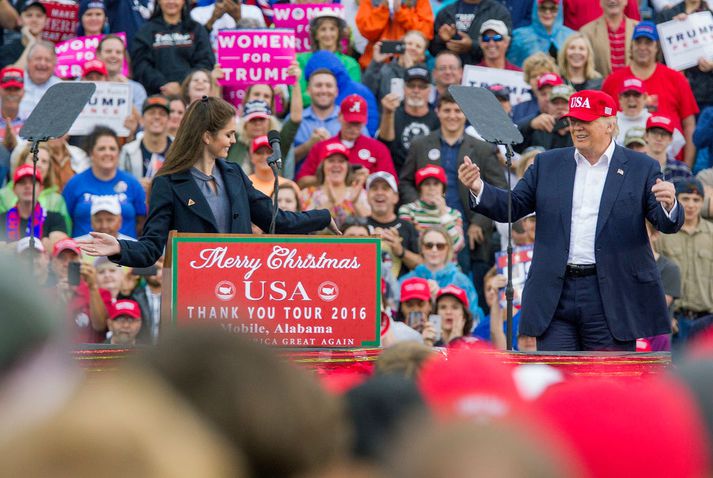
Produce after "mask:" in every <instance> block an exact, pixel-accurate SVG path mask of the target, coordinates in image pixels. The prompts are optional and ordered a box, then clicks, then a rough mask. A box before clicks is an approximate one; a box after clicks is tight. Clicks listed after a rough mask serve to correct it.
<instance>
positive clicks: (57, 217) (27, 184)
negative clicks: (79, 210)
mask: <svg viewBox="0 0 713 478" xmlns="http://www.w3.org/2000/svg"><path fill="white" fill-rule="evenodd" d="M35 177H36V178H37V187H36V189H35V199H36V198H37V197H39V194H40V191H41V190H42V176H41V175H40V172H39V171H37V172H36V174H35ZM13 191H14V192H15V195H16V196H17V203H16V204H15V206H13V207H12V208H10V210H9V211H7V212H6V213H3V214H2V215H0V240H3V241H8V242H15V241H19V240H20V239H22V238H23V237H25V236H31V235H33V236H35V237H36V238H38V239H43V240H44V243H45V244H44V246H45V248H49V247H50V244H51V243H52V242H55V241H58V240H60V239H64V238H66V237H67V225H66V223H65V221H64V218H63V217H62V215H61V214H59V213H57V212H53V211H45V210H44V209H43V208H42V206H41V205H40V203H39V202H37V203H36V204H35V211H34V225H33V230H32V231H30V214H32V165H30V164H25V165H22V166H20V167H19V168H17V169H16V170H15V174H14V176H13Z"/></svg>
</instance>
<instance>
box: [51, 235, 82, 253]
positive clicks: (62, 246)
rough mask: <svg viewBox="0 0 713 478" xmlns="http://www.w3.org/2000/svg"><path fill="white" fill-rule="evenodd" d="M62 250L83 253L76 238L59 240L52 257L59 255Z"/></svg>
mask: <svg viewBox="0 0 713 478" xmlns="http://www.w3.org/2000/svg"><path fill="white" fill-rule="evenodd" d="M62 251H72V252H74V253H75V254H77V255H79V256H81V255H82V251H81V250H79V246H78V245H77V243H76V242H75V241H74V239H69V238H67V239H62V240H61V241H57V242H56V243H55V244H54V247H53V248H52V257H57V256H58V255H60V254H61V253H62Z"/></svg>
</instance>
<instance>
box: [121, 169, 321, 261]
mask: <svg viewBox="0 0 713 478" xmlns="http://www.w3.org/2000/svg"><path fill="white" fill-rule="evenodd" d="M216 165H217V167H218V168H219V169H220V172H221V174H222V176H223V182H224V183H225V189H226V191H227V194H228V197H229V199H230V210H231V212H232V213H231V221H230V231H228V232H230V233H232V234H250V233H252V226H251V222H252V223H255V224H256V225H257V226H258V227H260V229H262V230H263V231H267V230H268V229H269V228H270V221H271V219H272V201H271V200H270V198H269V197H267V196H266V195H264V194H263V193H261V192H260V191H258V190H257V189H255V188H254V187H253V185H252V182H250V180H249V179H248V177H247V176H246V175H245V173H244V172H243V170H242V169H241V168H240V166H239V165H237V164H235V163H229V162H226V161H224V160H222V159H218V160H216ZM330 220H331V216H330V214H329V211H328V210H326V209H320V210H315V211H306V212H301V213H293V212H285V211H279V212H278V214H277V220H276V221H275V232H276V233H278V234H286V233H292V234H307V233H309V232H313V231H319V230H321V229H324V228H326V227H327V226H328V225H329V222H330ZM174 229H175V230H177V231H179V232H197V233H201V232H205V233H218V227H217V225H216V222H215V218H214V217H213V213H212V211H211V209H210V207H209V206H208V201H207V200H206V199H205V196H203V193H202V192H201V191H200V189H198V184H197V183H196V181H195V180H194V179H193V176H192V175H191V172H190V170H188V171H184V172H182V173H175V174H169V175H166V176H158V177H156V178H155V179H154V180H153V183H152V186H151V196H150V202H149V215H148V218H147V219H146V223H145V224H144V229H143V233H142V236H141V237H140V238H139V240H138V241H124V240H120V241H119V244H120V245H121V253H119V254H117V255H115V256H111V257H110V259H111V260H112V261H114V262H116V263H118V264H121V265H124V266H129V267H148V266H151V265H153V264H154V263H155V262H156V260H158V258H159V257H161V254H163V250H164V246H165V245H166V239H167V238H168V233H169V231H171V230H174Z"/></svg>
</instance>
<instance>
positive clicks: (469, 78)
mask: <svg viewBox="0 0 713 478" xmlns="http://www.w3.org/2000/svg"><path fill="white" fill-rule="evenodd" d="M461 84H462V85H463V86H478V87H481V88H486V87H488V86H491V85H498V84H499V85H503V86H507V87H508V88H510V104H512V105H513V106H515V105H516V104H518V103H524V102H525V101H529V100H530V99H531V98H532V96H531V95H530V85H528V84H527V83H525V80H524V79H523V73H522V72H521V71H512V70H501V69H499V68H488V67H485V66H474V65H465V68H463V81H462V82H461Z"/></svg>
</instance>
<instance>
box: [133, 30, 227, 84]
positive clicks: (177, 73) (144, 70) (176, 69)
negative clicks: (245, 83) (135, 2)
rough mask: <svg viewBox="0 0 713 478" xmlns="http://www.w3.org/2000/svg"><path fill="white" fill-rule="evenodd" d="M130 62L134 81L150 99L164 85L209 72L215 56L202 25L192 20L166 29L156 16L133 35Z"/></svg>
mask: <svg viewBox="0 0 713 478" xmlns="http://www.w3.org/2000/svg"><path fill="white" fill-rule="evenodd" d="M131 62H132V66H133V70H134V79H135V80H136V81H138V82H139V83H141V84H143V85H144V87H145V88H146V92H147V93H148V94H149V95H153V94H157V93H160V88H161V86H163V85H165V84H166V83H169V82H171V81H177V82H181V81H183V79H184V78H185V77H186V76H188V74H189V73H190V72H191V71H193V70H195V69H198V68H204V69H206V70H208V71H211V70H212V69H213V65H214V64H215V56H214V55H213V50H212V48H211V45H210V38H209V37H208V32H207V30H206V29H205V27H204V26H203V25H201V24H200V23H197V22H195V21H193V20H191V19H186V20H183V21H182V22H180V23H179V24H177V25H169V24H168V23H166V22H165V21H164V20H163V17H161V16H158V17H156V18H154V19H152V20H150V21H148V22H147V23H146V24H144V25H143V26H142V27H141V28H140V29H139V31H138V32H136V35H135V36H134V40H133V42H132V44H131Z"/></svg>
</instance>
